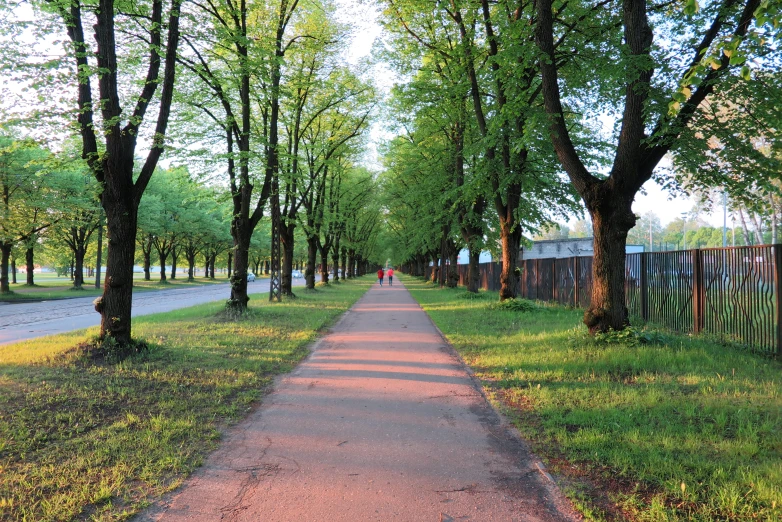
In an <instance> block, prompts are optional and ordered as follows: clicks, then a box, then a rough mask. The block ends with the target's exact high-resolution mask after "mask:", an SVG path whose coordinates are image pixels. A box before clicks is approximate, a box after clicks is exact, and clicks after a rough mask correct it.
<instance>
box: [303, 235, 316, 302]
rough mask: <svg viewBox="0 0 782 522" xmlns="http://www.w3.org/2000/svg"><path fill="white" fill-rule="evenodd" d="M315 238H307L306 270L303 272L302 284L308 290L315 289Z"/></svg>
mask: <svg viewBox="0 0 782 522" xmlns="http://www.w3.org/2000/svg"><path fill="white" fill-rule="evenodd" d="M317 241H318V240H317V238H315V237H310V238H307V268H306V270H304V282H305V285H306V287H307V288H309V289H310V290H312V289H314V288H315V262H316V259H317V256H318V245H317Z"/></svg>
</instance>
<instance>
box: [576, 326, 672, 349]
mask: <svg viewBox="0 0 782 522" xmlns="http://www.w3.org/2000/svg"><path fill="white" fill-rule="evenodd" d="M674 341H675V339H674V338H673V337H672V336H671V335H668V334H665V333H663V332H661V331H659V330H655V329H650V328H647V327H642V328H639V327H636V326H628V327H627V328H624V329H622V330H609V331H607V332H604V333H596V334H594V335H590V334H589V332H588V331H587V330H586V328H585V327H584V326H583V325H582V326H580V327H578V328H576V329H574V330H573V332H572V336H571V337H570V339H569V340H568V342H569V343H570V345H571V346H573V347H581V346H594V347H600V346H606V345H614V344H621V345H624V346H631V347H636V348H637V347H641V346H644V345H665V344H669V343H671V342H674Z"/></svg>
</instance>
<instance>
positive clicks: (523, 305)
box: [489, 297, 540, 312]
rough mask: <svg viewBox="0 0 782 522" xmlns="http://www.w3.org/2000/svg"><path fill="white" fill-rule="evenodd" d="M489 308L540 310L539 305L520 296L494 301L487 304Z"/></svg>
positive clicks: (520, 310)
mask: <svg viewBox="0 0 782 522" xmlns="http://www.w3.org/2000/svg"><path fill="white" fill-rule="evenodd" d="M489 310H508V311H511V312H535V311H537V310H540V306H539V305H538V304H537V303H536V302H534V301H530V300H529V299H522V298H520V297H517V298H513V297H512V298H510V299H506V300H504V301H495V302H494V303H491V304H490V305H489Z"/></svg>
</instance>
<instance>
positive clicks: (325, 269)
mask: <svg viewBox="0 0 782 522" xmlns="http://www.w3.org/2000/svg"><path fill="white" fill-rule="evenodd" d="M318 250H320V282H321V283H323V284H326V285H327V284H329V251H328V248H325V247H320V248H318Z"/></svg>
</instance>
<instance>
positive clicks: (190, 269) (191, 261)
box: [185, 253, 196, 281]
mask: <svg viewBox="0 0 782 522" xmlns="http://www.w3.org/2000/svg"><path fill="white" fill-rule="evenodd" d="M185 257H186V258H187V280H188V281H195V270H196V269H195V264H196V256H195V253H193V254H189V253H187V254H185Z"/></svg>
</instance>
